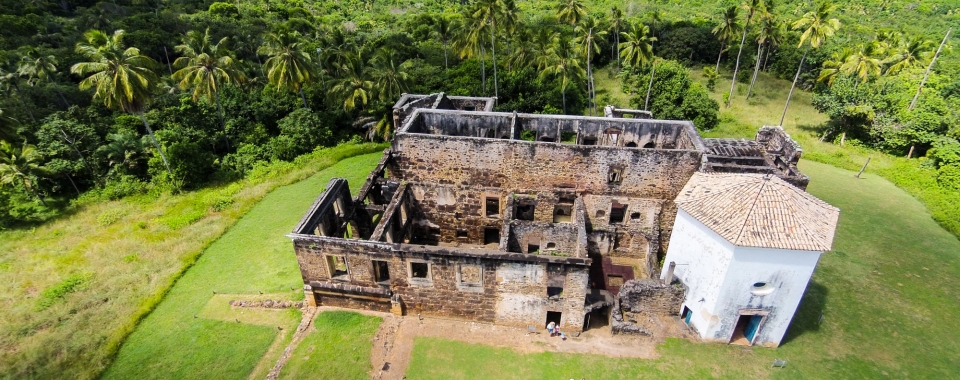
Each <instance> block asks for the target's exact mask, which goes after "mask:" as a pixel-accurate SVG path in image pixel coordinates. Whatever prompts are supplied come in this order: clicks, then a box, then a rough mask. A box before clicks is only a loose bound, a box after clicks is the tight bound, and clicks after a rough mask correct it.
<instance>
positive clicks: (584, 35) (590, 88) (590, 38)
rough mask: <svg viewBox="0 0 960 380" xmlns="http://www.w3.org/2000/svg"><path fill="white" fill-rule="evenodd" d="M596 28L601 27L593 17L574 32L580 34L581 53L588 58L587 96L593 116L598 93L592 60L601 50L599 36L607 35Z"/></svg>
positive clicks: (585, 20)
mask: <svg viewBox="0 0 960 380" xmlns="http://www.w3.org/2000/svg"><path fill="white" fill-rule="evenodd" d="M594 29H599V27H598V26H597V25H596V22H595V21H594V19H593V18H592V17H587V18H585V19H583V22H581V23H580V25H577V27H576V28H575V29H574V33H576V34H577V35H579V37H578V38H577V40H576V42H577V44H578V45H580V49H579V50H580V53H581V54H583V55H584V56H586V59H587V97H588V98H589V99H590V115H591V116H592V115H594V114H595V113H596V111H597V93H596V89H595V88H594V85H593V66H592V65H591V64H590V60H591V59H592V58H593V53H599V52H600V47H599V46H597V42H596V39H597V37H599V38H603V37H604V36H606V35H607V32H605V31H602V30H601V31H599V32H594Z"/></svg>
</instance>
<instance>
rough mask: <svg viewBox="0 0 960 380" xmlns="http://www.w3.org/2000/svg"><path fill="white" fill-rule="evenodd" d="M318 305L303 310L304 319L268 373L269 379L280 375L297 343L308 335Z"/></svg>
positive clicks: (275, 379) (273, 379)
mask: <svg viewBox="0 0 960 380" xmlns="http://www.w3.org/2000/svg"><path fill="white" fill-rule="evenodd" d="M317 312H318V310H317V308H316V307H307V308H306V309H305V310H304V311H303V319H301V320H300V326H297V332H296V333H294V334H293V340H291V341H290V344H288V345H287V348H286V349H284V350H283V354H282V355H280V359H278V360H277V364H275V365H274V366H273V369H272V370H270V373H269V374H267V380H277V378H278V377H280V370H282V369H283V366H284V365H286V364H287V361H289V360H290V356H291V355H292V354H293V350H294V349H295V348H297V345H299V344H300V341H302V340H303V338H304V337H305V336H307V334H308V333H310V331H312V329H311V327H312V326H313V318H314V317H316V316H317Z"/></svg>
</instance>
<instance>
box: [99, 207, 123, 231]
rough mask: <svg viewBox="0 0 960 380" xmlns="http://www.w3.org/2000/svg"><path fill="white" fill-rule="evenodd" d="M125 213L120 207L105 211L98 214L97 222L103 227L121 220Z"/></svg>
mask: <svg viewBox="0 0 960 380" xmlns="http://www.w3.org/2000/svg"><path fill="white" fill-rule="evenodd" d="M123 215H124V213H123V212H122V211H121V210H118V209H110V210H107V211H104V212H103V213H101V214H100V215H98V216H97V224H99V225H100V226H101V227H106V226H109V225H111V224H114V223H116V222H117V221H118V220H120V218H123Z"/></svg>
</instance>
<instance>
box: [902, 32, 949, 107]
mask: <svg viewBox="0 0 960 380" xmlns="http://www.w3.org/2000/svg"><path fill="white" fill-rule="evenodd" d="M951 31H953V29H952V28H951V29H948V30H947V34H946V35H944V36H943V41H941V42H940V47H938V48H937V53H936V54H934V55H933V59H932V60H930V65H929V66H927V71H926V72H925V73H923V80H921V81H920V88H918V89H917V94H916V95H914V96H913V100H912V101H910V108H909V110H910V111H913V107H916V106H917V99H919V98H920V92H921V91H923V85H925V84H927V78H928V77H929V76H930V70H931V69H933V64H934V63H937V57H939V56H940V51H941V50H943V45H944V44H946V43H947V38H950V32H951Z"/></svg>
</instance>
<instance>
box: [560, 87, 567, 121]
mask: <svg viewBox="0 0 960 380" xmlns="http://www.w3.org/2000/svg"><path fill="white" fill-rule="evenodd" d="M560 96H562V97H563V114H564V115H566V114H567V89H566V88H561V89H560Z"/></svg>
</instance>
